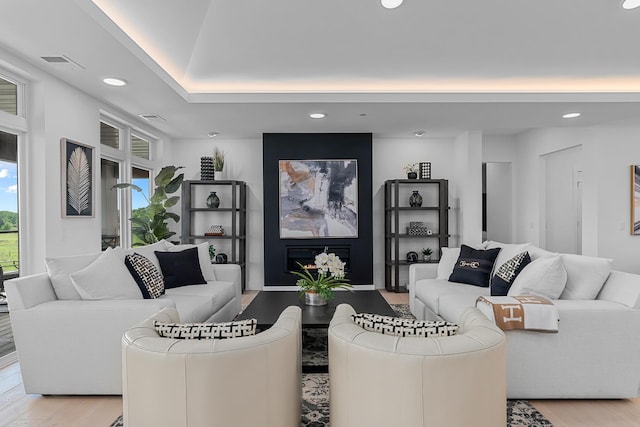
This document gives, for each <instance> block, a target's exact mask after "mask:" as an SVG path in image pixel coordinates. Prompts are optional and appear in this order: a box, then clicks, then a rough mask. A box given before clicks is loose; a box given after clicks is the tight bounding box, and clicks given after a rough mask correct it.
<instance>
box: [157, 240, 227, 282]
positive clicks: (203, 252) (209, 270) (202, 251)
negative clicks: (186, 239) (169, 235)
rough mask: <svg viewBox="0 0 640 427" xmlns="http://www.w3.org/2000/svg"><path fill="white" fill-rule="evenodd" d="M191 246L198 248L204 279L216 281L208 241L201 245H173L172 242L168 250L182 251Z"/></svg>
mask: <svg viewBox="0 0 640 427" xmlns="http://www.w3.org/2000/svg"><path fill="white" fill-rule="evenodd" d="M190 248H198V260H199V261H200V269H201V270H202V277H204V280H206V281H207V282H214V281H215V280H216V275H215V272H214V270H213V266H212V265H211V257H210V256H209V243H208V242H204V243H200V244H199V245H191V244H185V245H173V244H171V243H169V244H168V245H167V250H168V251H169V252H180V251H183V250H185V249H190Z"/></svg>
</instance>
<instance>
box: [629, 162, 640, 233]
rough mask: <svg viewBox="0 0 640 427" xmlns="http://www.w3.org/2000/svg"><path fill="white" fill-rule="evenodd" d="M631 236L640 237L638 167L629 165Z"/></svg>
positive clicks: (639, 178)
mask: <svg viewBox="0 0 640 427" xmlns="http://www.w3.org/2000/svg"><path fill="white" fill-rule="evenodd" d="M631 234H632V235H634V236H639V235H640V165H631Z"/></svg>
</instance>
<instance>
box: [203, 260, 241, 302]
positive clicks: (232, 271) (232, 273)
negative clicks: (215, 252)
mask: <svg viewBox="0 0 640 427" xmlns="http://www.w3.org/2000/svg"><path fill="white" fill-rule="evenodd" d="M211 265H212V266H213V271H215V273H216V280H221V281H224V282H232V283H233V284H234V288H235V290H236V298H238V301H240V298H241V297H242V272H241V269H240V266H239V265H238V264H211Z"/></svg>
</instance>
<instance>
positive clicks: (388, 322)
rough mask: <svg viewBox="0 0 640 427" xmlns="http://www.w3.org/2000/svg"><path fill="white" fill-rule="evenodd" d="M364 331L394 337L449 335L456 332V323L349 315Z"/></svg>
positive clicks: (367, 314)
mask: <svg viewBox="0 0 640 427" xmlns="http://www.w3.org/2000/svg"><path fill="white" fill-rule="evenodd" d="M351 317H352V318H353V321H354V322H355V324H356V325H358V326H360V327H361V328H363V329H364V330H366V331H371V332H379V333H381V334H385V335H393V336H396V337H419V338H430V337H450V336H452V335H456V334H457V333H458V325H456V324H455V323H451V322H446V321H431V320H412V319H403V318H401V317H390V316H381V315H379V314H369V313H358V314H354V315H352V316H351Z"/></svg>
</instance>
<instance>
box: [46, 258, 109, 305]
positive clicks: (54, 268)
mask: <svg viewBox="0 0 640 427" xmlns="http://www.w3.org/2000/svg"><path fill="white" fill-rule="evenodd" d="M101 254H102V252H95V253H92V254H86V255H77V256H68V257H58V258H51V257H47V258H45V262H46V264H47V272H48V273H49V279H50V280H51V285H52V286H53V290H54V291H55V293H56V295H57V296H58V299H64V300H81V299H82V297H80V294H79V293H78V291H76V288H75V287H74V286H73V283H71V278H70V277H69V275H70V274H72V273H75V272H76V271H79V270H82V269H83V268H85V267H86V266H88V265H89V264H91V263H92V262H93V261H95V260H96V259H98V257H99V256H100V255H101Z"/></svg>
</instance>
